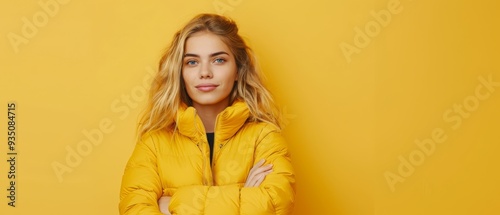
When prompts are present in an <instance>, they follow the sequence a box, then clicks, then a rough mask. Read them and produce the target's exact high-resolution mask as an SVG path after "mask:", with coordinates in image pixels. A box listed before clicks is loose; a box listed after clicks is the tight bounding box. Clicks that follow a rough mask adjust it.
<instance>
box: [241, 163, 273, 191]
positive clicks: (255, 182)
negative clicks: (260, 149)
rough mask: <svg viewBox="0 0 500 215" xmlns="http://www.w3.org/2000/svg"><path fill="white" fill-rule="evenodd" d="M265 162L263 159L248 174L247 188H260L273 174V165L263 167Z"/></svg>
mask: <svg viewBox="0 0 500 215" xmlns="http://www.w3.org/2000/svg"><path fill="white" fill-rule="evenodd" d="M264 162H265V160H264V159H262V160H260V161H259V162H257V163H256V164H255V166H253V167H252V169H251V170H250V172H249V173H248V177H247V181H246V182H245V187H256V186H259V185H260V184H261V183H262V182H263V181H264V179H265V177H266V175H267V174H269V173H271V172H272V168H273V165H272V164H268V165H265V166H262V165H263V164H264Z"/></svg>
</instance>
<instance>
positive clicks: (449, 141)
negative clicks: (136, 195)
mask: <svg viewBox="0 0 500 215" xmlns="http://www.w3.org/2000/svg"><path fill="white" fill-rule="evenodd" d="M45 4H48V5H47V6H42V5H45ZM499 6H500V5H499V3H497V1H489V0H481V1H431V0H413V1H411V0H372V1H360V0H355V1H353V0H349V1H348V0H341V1H327V0H323V1H264V0H252V1H250V0H203V1H193V0H191V1H175V2H174V1H159V0H156V1H142V2H141V3H139V1H77V0H58V1H56V0H39V1H4V2H3V4H2V7H0V14H1V17H2V21H1V24H0V36H1V38H2V39H1V40H0V50H1V52H0V53H1V56H0V57H1V58H0V73H1V78H0V96H1V97H0V102H1V104H0V107H2V108H1V110H0V119H1V120H0V140H2V141H1V146H0V158H1V159H0V160H2V162H1V164H0V188H1V189H0V196H1V198H0V210H1V212H0V213H1V214H28V213H36V214H75V215H78V214H117V213H118V212H117V204H118V193H119V186H120V180H121V175H122V173H123V168H124V165H125V163H126V161H127V159H128V157H129V156H130V153H131V151H132V149H133V147H134V144H135V143H134V128H135V123H136V121H137V116H138V114H139V112H140V110H141V108H142V107H143V106H144V103H145V96H144V93H145V91H146V90H147V88H148V83H149V80H150V78H151V73H150V72H152V71H153V69H154V68H156V63H157V61H158V59H159V56H160V54H161V51H162V50H163V49H164V48H165V46H166V45H167V44H168V43H169V42H170V39H171V38H172V35H173V33H174V31H176V30H177V29H178V28H179V27H180V26H182V25H183V24H184V23H185V22H186V21H187V20H188V19H190V18H191V17H192V16H194V15H195V14H197V13H200V12H218V13H224V14H225V15H228V16H230V17H232V18H234V19H235V20H236V21H237V22H238V24H239V26H240V30H241V33H242V34H243V35H244V36H245V37H246V38H248V41H249V43H250V45H251V46H252V47H253V49H254V50H255V51H256V53H257V55H258V57H259V59H260V62H261V67H262V68H263V70H264V71H265V72H266V75H267V77H268V84H269V86H270V88H271V90H272V91H273V92H274V94H275V96H276V97H277V99H278V101H279V103H280V104H281V105H282V106H283V111H284V112H285V113H286V115H287V119H288V127H287V128H286V133H285V135H286V137H287V139H288V140H289V144H290V149H291V151H292V153H293V159H294V160H293V161H294V165H295V167H296V171H297V192H298V195H297V204H296V210H295V212H296V213H295V214H377V215H379V214H380V215H389V214H390V215H392V214H394V215H399V214H405V215H412V214H440V215H441V214H499V213H500V206H499V204H498V201H499V199H500V185H498V182H499V181H500V174H499V173H498V165H499V164H500V158H499V156H498V153H499V151H500V144H499V143H500V132H499V129H500V113H499V110H500V63H498V59H499V56H500V55H499V51H498V50H500V42H499V39H498V38H500V32H499V29H498V26H499V25H498V23H499V22H500V16H499V15H498V11H499V9H500V7H499ZM44 8H45V9H44ZM31 25H32V26H31ZM10 102H15V103H16V113H17V115H16V122H17V123H16V129H17V132H18V133H17V134H18V136H17V139H16V152H17V153H18V154H17V158H16V159H17V160H16V171H17V172H16V176H17V178H16V197H17V199H16V207H15V208H12V207H9V206H8V205H7V203H8V198H6V196H7V195H8V192H7V191H6V189H8V186H7V185H8V183H9V180H8V178H7V176H8V171H9V170H8V169H9V168H10V166H9V163H8V162H6V161H5V160H7V159H8V156H7V154H6V153H7V136H6V135H7V132H6V131H7V129H8V128H7V124H8V119H7V112H8V111H7V104H8V103H10ZM417 143H418V144H417ZM89 146H90V147H89ZM78 150H79V151H78ZM54 165H56V166H57V167H58V168H59V170H60V171H63V172H59V173H57V172H56V171H54ZM63 165H64V166H65V168H66V169H61V168H63ZM65 171H67V172H65Z"/></svg>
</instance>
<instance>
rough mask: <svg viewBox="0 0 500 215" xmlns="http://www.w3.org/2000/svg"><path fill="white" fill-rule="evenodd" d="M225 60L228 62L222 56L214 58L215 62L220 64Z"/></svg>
mask: <svg viewBox="0 0 500 215" xmlns="http://www.w3.org/2000/svg"><path fill="white" fill-rule="evenodd" d="M224 62H226V60H225V59H222V58H217V59H215V60H214V63H218V64H221V63H224Z"/></svg>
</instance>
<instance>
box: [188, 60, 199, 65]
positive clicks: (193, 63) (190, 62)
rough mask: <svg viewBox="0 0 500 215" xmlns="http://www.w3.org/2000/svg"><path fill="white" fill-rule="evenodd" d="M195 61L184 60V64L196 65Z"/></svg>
mask: <svg viewBox="0 0 500 215" xmlns="http://www.w3.org/2000/svg"><path fill="white" fill-rule="evenodd" d="M196 63H197V62H196V61H195V60H188V61H186V65H189V66H194V65H196Z"/></svg>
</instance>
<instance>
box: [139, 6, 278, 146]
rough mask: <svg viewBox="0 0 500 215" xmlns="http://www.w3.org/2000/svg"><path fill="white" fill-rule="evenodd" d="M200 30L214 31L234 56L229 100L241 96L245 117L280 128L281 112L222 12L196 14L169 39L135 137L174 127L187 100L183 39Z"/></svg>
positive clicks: (231, 101)
mask: <svg viewBox="0 0 500 215" xmlns="http://www.w3.org/2000/svg"><path fill="white" fill-rule="evenodd" d="M200 31H207V32H210V33H213V34H215V35H218V36H219V38H220V39H221V40H222V41H223V42H224V43H225V44H226V45H227V46H228V47H229V48H230V50H231V52H232V54H233V55H234V57H235V60H236V66H237V73H238V81H237V82H236V83H235V85H234V88H233V90H232V92H231V93H230V99H229V103H230V104H232V103H233V101H234V100H236V99H241V100H243V101H244V102H246V104H247V105H248V108H249V111H250V116H249V119H248V121H252V122H268V123H271V124H273V125H275V126H276V127H277V128H278V129H281V128H282V124H283V123H282V117H281V114H280V112H279V111H278V108H277V106H276V104H275V102H274V100H273V98H272V96H271V93H270V92H269V91H268V90H267V88H266V87H265V86H264V84H263V78H262V76H261V74H260V71H259V70H258V66H256V59H255V56H254V54H253V51H252V50H251V49H250V48H249V47H248V46H247V45H246V43H245V41H244V40H243V38H242V37H241V36H240V35H239V34H238V27H237V25H236V23H235V22H234V21H233V20H231V19H229V18H226V17H224V16H220V15H216V14H200V15H198V16H196V17H194V18H193V19H192V20H191V21H189V23H187V24H186V26H184V27H183V28H182V29H181V30H179V31H178V32H177V33H175V35H174V38H173V41H172V43H171V44H170V46H169V47H168V49H167V50H166V52H165V54H164V55H163V57H162V58H161V60H160V64H159V71H158V73H157V74H156V76H155V78H154V80H153V83H152V84H151V88H150V92H149V100H148V104H147V107H146V109H145V110H144V112H143V114H142V117H141V118H140V121H139V124H138V127H137V132H138V137H139V138H140V137H142V136H143V135H144V134H146V133H148V132H151V131H158V130H162V129H168V130H174V129H175V127H176V125H175V117H176V114H177V111H178V109H179V107H180V105H181V104H182V103H184V104H186V105H190V104H191V99H190V98H189V96H188V95H187V92H186V89H185V86H184V80H183V79H182V62H183V61H182V60H183V56H184V47H185V44H186V40H187V39H188V38H189V37H190V36H191V35H192V34H194V33H196V32H200Z"/></svg>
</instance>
